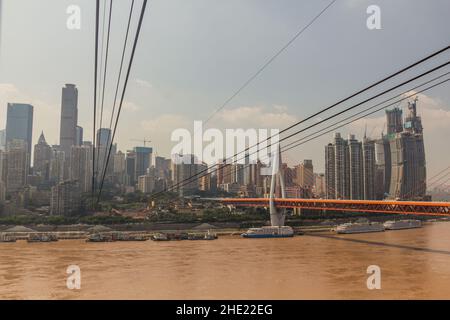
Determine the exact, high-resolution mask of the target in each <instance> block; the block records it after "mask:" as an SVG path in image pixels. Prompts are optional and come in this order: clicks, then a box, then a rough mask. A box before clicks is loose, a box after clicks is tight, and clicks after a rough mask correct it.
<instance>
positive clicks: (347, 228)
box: [336, 222, 385, 234]
mask: <svg viewBox="0 0 450 320" xmlns="http://www.w3.org/2000/svg"><path fill="white" fill-rule="evenodd" d="M384 229H385V228H384V225H382V224H381V223H376V222H354V223H351V222H349V223H344V224H341V225H339V226H337V227H336V232H337V233H340V234H349V233H368V232H382V231H384Z"/></svg>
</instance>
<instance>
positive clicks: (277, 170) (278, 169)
mask: <svg viewBox="0 0 450 320" xmlns="http://www.w3.org/2000/svg"><path fill="white" fill-rule="evenodd" d="M271 165H272V177H271V181H270V194H269V208H270V224H271V225H272V226H273V227H276V226H278V227H282V226H284V220H285V218H286V209H285V208H280V209H277V208H276V207H275V187H276V181H277V180H278V181H279V184H280V189H281V198H286V190H285V186H284V174H283V163H282V161H281V149H280V145H279V144H278V152H277V153H276V154H275V155H273V156H272V161H271Z"/></svg>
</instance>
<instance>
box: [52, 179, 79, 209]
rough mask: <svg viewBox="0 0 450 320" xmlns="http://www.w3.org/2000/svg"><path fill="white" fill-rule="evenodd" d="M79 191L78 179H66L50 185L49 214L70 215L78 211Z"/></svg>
mask: <svg viewBox="0 0 450 320" xmlns="http://www.w3.org/2000/svg"><path fill="white" fill-rule="evenodd" d="M80 209H81V193H80V187H79V184H78V181H73V180H66V181H63V182H60V183H58V184H57V185H55V186H54V187H52V194H51V199H50V214H51V215H64V216H70V215H74V214H77V213H79V212H80Z"/></svg>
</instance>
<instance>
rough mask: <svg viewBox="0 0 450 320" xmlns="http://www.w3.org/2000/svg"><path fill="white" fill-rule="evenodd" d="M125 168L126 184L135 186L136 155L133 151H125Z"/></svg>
mask: <svg viewBox="0 0 450 320" xmlns="http://www.w3.org/2000/svg"><path fill="white" fill-rule="evenodd" d="M125 166H126V173H127V184H128V185H129V186H133V187H134V186H135V184H136V153H135V152H134V151H127V158H126V160H125Z"/></svg>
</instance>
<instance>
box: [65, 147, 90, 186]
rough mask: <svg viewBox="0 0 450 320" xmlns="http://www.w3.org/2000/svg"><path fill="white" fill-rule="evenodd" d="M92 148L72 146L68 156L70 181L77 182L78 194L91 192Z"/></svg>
mask: <svg viewBox="0 0 450 320" xmlns="http://www.w3.org/2000/svg"><path fill="white" fill-rule="evenodd" d="M91 177H92V146H87V145H83V146H73V147H72V150H71V155H70V180H73V181H77V182H78V186H79V188H80V192H88V191H90V190H91Z"/></svg>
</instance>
